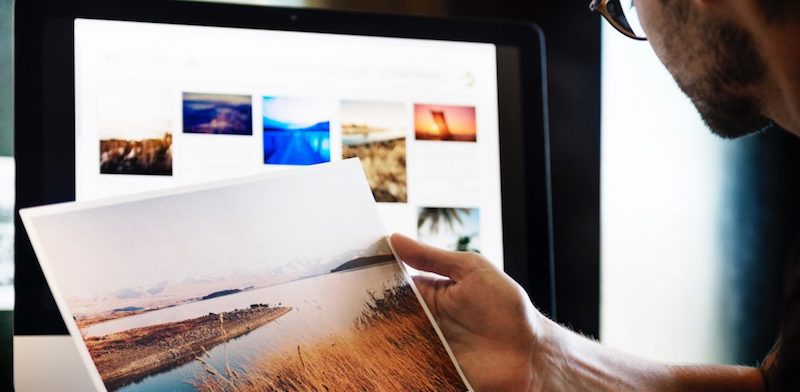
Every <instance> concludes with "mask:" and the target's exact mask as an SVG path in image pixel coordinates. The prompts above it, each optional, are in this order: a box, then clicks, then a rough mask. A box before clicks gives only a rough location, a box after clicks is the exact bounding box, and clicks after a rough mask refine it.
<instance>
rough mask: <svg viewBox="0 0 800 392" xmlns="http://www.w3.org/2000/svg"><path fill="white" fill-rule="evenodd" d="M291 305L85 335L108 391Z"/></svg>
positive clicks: (279, 313) (243, 330)
mask: <svg viewBox="0 0 800 392" xmlns="http://www.w3.org/2000/svg"><path fill="white" fill-rule="evenodd" d="M291 310H292V308H288V307H268V306H264V305H252V306H251V307H250V308H248V309H239V310H234V311H232V312H225V313H222V314H214V313H210V314H208V315H206V316H202V317H198V318H195V319H191V320H185V321H180V322H175V323H167V324H159V325H154V326H150V327H144V328H135V329H130V330H127V331H123V332H119V333H113V334H109V335H106V336H103V337H91V338H86V339H85V341H86V345H87V347H88V348H89V353H90V354H91V355H92V359H93V360H94V362H95V364H96V365H97V369H98V371H99V372H100V377H101V378H102V379H103V382H104V383H105V384H106V387H107V388H108V389H110V390H112V389H116V388H119V387H121V386H123V385H126V384H129V383H131V382H134V381H137V380H139V379H141V378H142V377H144V376H147V375H149V374H151V373H153V372H156V371H159V370H166V369H169V368H172V367H174V366H178V365H181V364H183V363H186V362H189V361H192V360H194V359H195V358H196V357H198V356H200V355H201V354H203V352H204V351H205V350H211V348H213V347H214V346H216V345H219V344H220V343H223V342H225V341H227V340H230V339H233V338H236V337H238V336H241V335H244V334H246V333H248V332H250V331H252V330H254V329H256V328H258V327H260V326H262V325H264V324H266V323H268V322H270V321H273V320H275V319H277V318H279V317H281V316H283V315H285V314H286V313H288V312H290V311H291Z"/></svg>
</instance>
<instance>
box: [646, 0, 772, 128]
mask: <svg viewBox="0 0 800 392" xmlns="http://www.w3.org/2000/svg"><path fill="white" fill-rule="evenodd" d="M635 2H636V9H637V11H638V13H639V18H640V20H641V22H642V27H643V28H644V29H645V31H646V33H647V37H648V40H649V41H650V43H651V45H652V46H653V49H654V50H655V52H656V55H657V56H658V57H659V59H661V61H662V62H663V63H664V65H665V66H666V67H667V69H668V70H669V71H670V73H672V76H673V77H674V78H675V81H676V82H677V83H678V86H680V88H681V90H683V92H684V93H685V94H686V95H687V96H689V98H690V99H691V100H692V102H693V103H694V105H695V107H697V110H698V111H699V112H700V115H701V116H702V117H703V120H704V121H705V122H706V124H707V125H708V126H709V128H711V130H712V131H713V132H714V133H716V134H717V135H720V136H722V137H725V138H735V137H739V136H743V135H747V134H750V133H753V132H756V131H758V130H760V129H763V128H765V127H767V126H768V125H769V124H771V122H770V120H769V119H767V118H765V117H764V116H763V115H762V114H761V103H760V102H759V100H758V98H757V97H756V95H755V91H756V87H757V86H758V85H759V84H761V83H762V81H763V79H764V78H765V74H766V65H765V63H764V61H763V59H762V58H761V56H760V54H759V52H758V50H757V48H756V45H755V42H754V41H753V38H752V37H751V35H750V33H749V32H748V31H746V30H745V29H744V28H742V27H740V26H739V25H737V24H736V23H735V22H734V21H731V20H723V19H722V17H720V16H718V15H714V14H712V13H711V12H708V11H707V10H701V9H699V8H698V5H697V4H696V3H695V2H694V1H691V0H635Z"/></svg>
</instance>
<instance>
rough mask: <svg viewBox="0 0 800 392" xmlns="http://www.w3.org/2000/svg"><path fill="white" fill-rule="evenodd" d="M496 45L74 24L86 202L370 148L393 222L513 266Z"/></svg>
mask: <svg viewBox="0 0 800 392" xmlns="http://www.w3.org/2000/svg"><path fill="white" fill-rule="evenodd" d="M497 56H498V49H497V47H496V46H495V45H494V44H491V43H471V42H456V41H443V40H425V39H409V38H388V37H371V36H356V35H345V34H326V33H311V32H293V31H275V30H263V29H246V28H228V27H206V26H189V25H180V24H161V23H149V22H148V23H145V22H128V21H111V20H97V19H83V18H78V19H75V21H74V60H75V68H74V70H75V198H76V199H77V200H88V199H94V198H101V197H107V196H113V195H120V194H127V193H134V192H142V191H149V190H156V189H162V188H168V187H177V186H182V185H188V184H194V183H199V182H206V181H214V180H221V179H227V178H231V177H236V176H244V175H251V174H258V173H264V172H274V171H279V170H285V169H287V168H295V167H300V166H305V165H312V164H317V163H324V162H331V161H338V160H342V159H347V158H353V157H358V158H360V159H361V163H362V166H363V168H364V171H365V174H366V176H367V179H368V182H369V184H370V187H371V188H372V192H373V194H374V196H375V200H376V201H377V202H378V208H379V209H380V212H381V215H382V217H383V220H384V222H385V224H386V226H387V230H388V231H392V232H400V233H404V234H406V235H408V236H411V237H414V238H418V239H419V240H421V241H423V242H426V243H429V244H432V245H435V246H438V247H442V248H447V249H452V250H462V251H478V252H480V253H482V254H484V255H485V256H487V257H488V259H489V260H491V261H492V262H494V263H496V264H497V265H498V266H499V267H501V268H502V267H503V222H502V214H501V212H502V211H501V184H500V182H501V173H500V171H501V170H500V166H501V162H500V145H499V144H500V136H499V125H498V124H499V120H498V61H497ZM319 197H320V198H324V197H325V195H324V194H320V195H319ZM220 203H225V201H224V200H220ZM275 223H277V224H280V222H275ZM120 224H124V222H120ZM264 224H272V223H271V222H264ZM220 230H224V228H223V227H222V226H220ZM331 235H335V233H331Z"/></svg>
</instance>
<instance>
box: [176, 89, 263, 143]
mask: <svg viewBox="0 0 800 392" xmlns="http://www.w3.org/2000/svg"><path fill="white" fill-rule="evenodd" d="M183 132H184V133H208V134H216V135H248V136H249V135H252V134H253V107H252V104H251V101H250V96H249V95H229V94H202V93H183Z"/></svg>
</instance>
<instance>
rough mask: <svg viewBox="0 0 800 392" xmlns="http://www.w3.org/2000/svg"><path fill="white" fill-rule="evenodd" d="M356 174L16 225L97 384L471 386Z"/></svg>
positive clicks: (332, 170) (164, 387) (321, 173)
mask: <svg viewBox="0 0 800 392" xmlns="http://www.w3.org/2000/svg"><path fill="white" fill-rule="evenodd" d="M342 168H344V169H346V170H344V169H342ZM362 173H363V171H362V168H361V165H360V164H359V163H358V161H356V160H348V161H342V162H337V163H334V164H332V165H327V166H317V167H314V168H307V169H305V170H303V171H302V172H301V173H298V174H295V175H281V176H275V177H270V178H269V181H264V180H259V181H252V182H242V183H236V184H231V185H225V186H220V187H217V188H211V189H205V190H202V191H198V192H189V193H184V194H177V195H165V196H158V197H149V198H142V199H135V200H128V201H123V202H120V203H112V204H99V205H96V206H91V207H88V206H84V207H83V208H78V209H75V210H67V211H65V212H61V213H58V214H53V215H50V216H47V215H44V216H41V217H35V218H32V219H33V222H34V223H31V219H27V218H26V225H29V226H30V225H35V226H34V227H35V230H29V232H31V233H34V234H32V235H35V236H36V237H37V238H39V240H38V241H37V244H43V245H42V246H44V247H45V248H46V249H47V253H46V259H45V258H43V259H42V260H45V261H43V262H42V265H43V266H46V267H45V268H47V271H48V274H47V276H48V277H49V278H50V279H53V278H54V277H55V279H57V282H58V286H55V285H53V286H54V287H58V290H57V293H56V295H57V296H58V298H61V299H62V300H63V303H61V304H66V305H67V306H64V307H62V308H60V310H61V311H62V314H64V315H65V320H66V322H67V323H68V325H69V328H70V329H71V331H72V332H73V335H72V336H73V338H74V339H76V343H78V344H79V345H80V348H81V349H82V350H83V349H84V348H85V350H86V351H85V353H87V354H88V356H86V358H90V359H91V362H89V361H87V362H86V365H87V366H88V367H90V368H91V371H92V374H94V375H96V376H99V378H95V380H97V381H98V382H102V384H103V385H104V386H105V388H106V389H107V390H109V391H123V392H155V391H179V392H180V391H223V390H224V391H251V390H252V391H315V390H318V391H323V390H331V391H338V390H369V391H396V390H414V391H464V390H467V389H468V388H467V387H466V381H464V380H463V379H462V376H461V374H460V372H459V371H458V366H457V364H456V363H455V361H454V359H453V358H452V357H451V355H450V354H449V353H448V351H447V349H446V346H445V343H444V341H443V340H442V339H441V337H440V336H439V335H438V334H437V333H436V332H435V328H434V326H433V324H432V322H431V320H430V319H429V318H428V317H427V315H426V313H425V311H424V308H423V305H422V303H421V300H420V299H419V297H417V296H416V294H415V292H414V290H413V287H412V286H411V281H410V280H409V279H407V278H406V275H405V274H404V272H403V270H402V267H401V265H400V264H399V263H398V262H397V260H396V259H395V257H394V255H393V254H392V250H391V247H390V246H389V243H388V241H387V239H386V236H385V233H384V230H385V229H384V228H383V224H382V222H381V219H380V216H379V215H378V212H377V209H376V206H375V203H374V201H373V195H372V193H371V192H370V189H369V187H368V183H367V181H366V180H365V178H364V176H363V174H362ZM120 222H124V224H120ZM165 239H166V241H165ZM37 246H39V245H37ZM74 260H81V263H75V262H74ZM95 370H96V372H95Z"/></svg>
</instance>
